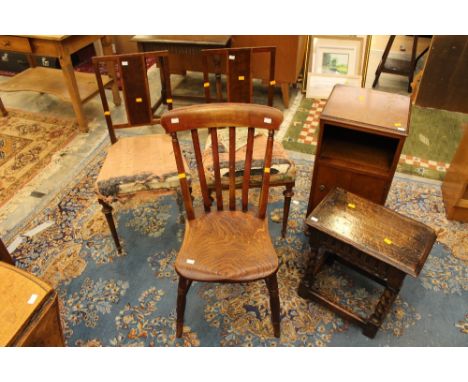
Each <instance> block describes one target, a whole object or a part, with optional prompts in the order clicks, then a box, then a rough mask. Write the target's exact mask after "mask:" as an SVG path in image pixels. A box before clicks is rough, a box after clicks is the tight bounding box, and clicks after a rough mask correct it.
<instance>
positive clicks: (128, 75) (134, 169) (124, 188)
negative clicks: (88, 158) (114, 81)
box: [93, 51, 183, 252]
mask: <svg viewBox="0 0 468 382" xmlns="http://www.w3.org/2000/svg"><path fill="white" fill-rule="evenodd" d="M148 59H152V60H155V61H156V62H157V63H158V66H159V70H160V73H161V78H164V79H163V80H162V81H161V87H162V88H163V89H164V91H163V92H161V93H162V94H164V95H165V96H166V99H165V100H163V102H164V103H165V104H167V107H168V109H169V110H171V109H172V98H171V97H172V96H171V84H170V75H169V58H168V52H167V51H159V52H146V53H134V54H122V55H110V56H97V57H93V64H94V70H95V73H96V79H97V83H98V86H99V94H100V96H101V101H102V106H103V109H104V115H105V119H106V123H107V129H108V131H109V136H110V140H111V143H112V146H111V147H110V148H109V151H108V153H107V156H106V159H105V160H104V164H103V166H102V168H101V170H100V173H99V175H98V177H97V181H96V184H95V190H96V193H97V195H98V202H99V203H100V204H101V206H102V211H103V213H104V215H105V217H106V220H107V223H108V225H109V228H110V231H111V233H112V237H113V239H114V243H115V246H116V247H117V250H118V252H121V251H122V247H121V244H120V241H119V237H118V235H117V229H116V226H115V223H114V219H113V216H112V210H113V208H112V206H111V203H112V202H114V201H116V200H126V199H128V198H131V197H137V198H138V197H148V196H150V197H153V196H155V197H156V196H159V195H161V193H167V192H168V191H175V192H176V196H177V199H178V204H179V208H180V209H181V210H183V206H182V199H181V196H180V194H179V192H177V189H178V184H179V182H178V177H177V167H176V165H175V163H174V161H171V160H167V158H170V157H171V156H172V144H171V139H170V137H168V136H167V135H166V134H151V135H138V136H133V137H125V138H120V139H119V140H117V136H116V133H115V129H118V128H129V127H134V126H145V125H155V124H159V123H160V120H161V119H160V118H159V117H157V116H155V115H154V113H155V111H156V109H157V107H158V106H159V104H160V103H159V102H158V103H156V104H155V105H153V106H152V105H151V97H150V88H149V81H148V73H147V60H148ZM109 62H110V63H114V64H115V65H116V66H117V69H118V72H119V73H120V81H121V87H122V93H123V97H124V101H125V102H124V105H125V112H126V118H127V122H126V123H119V124H115V123H114V122H113V120H112V116H111V112H110V109H109V105H108V102H107V98H106V92H105V89H104V86H103V81H102V78H101V71H100V67H101V65H105V64H108V63H109Z"/></svg>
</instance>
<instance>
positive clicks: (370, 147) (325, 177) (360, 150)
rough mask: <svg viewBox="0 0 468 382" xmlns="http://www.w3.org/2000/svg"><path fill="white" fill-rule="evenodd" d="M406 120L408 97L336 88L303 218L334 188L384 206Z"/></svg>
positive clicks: (322, 127) (325, 111)
mask: <svg viewBox="0 0 468 382" xmlns="http://www.w3.org/2000/svg"><path fill="white" fill-rule="evenodd" d="M409 118H410V98H409V97H407V96H402V95H398V94H391V93H385V92H380V91H375V90H372V89H362V88H356V87H350V86H344V85H336V86H335V87H334V88H333V91H332V93H331V94H330V97H329V99H328V101H327V104H326V105H325V107H324V109H323V112H322V114H321V117H320V130H319V136H318V144H317V152H316V156H315V163H314V170H313V176H312V186H311V189H310V195H309V205H308V207H307V215H309V214H310V213H311V212H312V210H313V209H314V208H315V207H316V206H317V205H318V204H319V203H320V201H321V200H322V199H323V198H324V197H325V196H326V195H327V194H328V192H330V191H331V190H332V189H333V188H334V187H341V188H343V189H345V190H347V191H350V192H352V193H355V194H357V195H359V196H362V197H364V198H366V199H368V200H371V201H373V202H374V203H378V204H382V205H383V204H384V203H385V200H386V198H387V194H388V191H389V189H390V185H391V183H392V179H393V175H394V173H395V170H396V167H397V164H398V160H399V158H400V153H401V150H402V148H403V144H404V143H405V139H406V137H407V135H408V127H409Z"/></svg>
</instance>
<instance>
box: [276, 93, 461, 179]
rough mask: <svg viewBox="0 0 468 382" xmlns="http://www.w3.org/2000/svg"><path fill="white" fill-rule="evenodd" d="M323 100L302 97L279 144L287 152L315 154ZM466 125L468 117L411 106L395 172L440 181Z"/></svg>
mask: <svg viewBox="0 0 468 382" xmlns="http://www.w3.org/2000/svg"><path fill="white" fill-rule="evenodd" d="M325 104H326V100H324V99H308V98H303V99H302V101H301V105H300V106H299V108H298V109H297V111H296V113H295V115H294V117H293V119H292V121H291V124H290V125H289V128H288V131H287V132H286V135H285V137H284V140H283V145H284V147H285V148H287V149H289V150H294V151H299V152H304V153H308V154H315V150H316V147H317V135H318V128H319V121H320V113H321V112H322V110H323V108H324V106H325ZM464 123H468V114H463V113H454V112H449V111H445V110H436V109H429V108H421V107H418V106H413V108H412V111H411V121H410V129H409V131H410V134H409V136H408V138H407V139H406V141H405V145H404V147H403V152H402V155H401V157H400V162H399V164H398V168H397V171H400V172H403V173H406V174H412V175H419V176H423V177H426V178H430V179H437V180H443V178H444V176H445V173H446V172H447V169H448V167H449V165H450V162H451V161H452V158H453V155H454V154H455V151H456V149H457V147H458V144H459V142H460V139H461V137H462V134H463V131H462V129H461V126H462V125H463V124H464Z"/></svg>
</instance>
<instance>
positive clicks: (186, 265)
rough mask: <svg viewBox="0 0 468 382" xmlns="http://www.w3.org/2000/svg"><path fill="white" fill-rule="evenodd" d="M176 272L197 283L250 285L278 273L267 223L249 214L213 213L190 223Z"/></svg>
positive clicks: (188, 222) (235, 212)
mask: <svg viewBox="0 0 468 382" xmlns="http://www.w3.org/2000/svg"><path fill="white" fill-rule="evenodd" d="M175 268H176V271H177V272H178V273H179V274H180V275H181V276H183V277H185V278H187V279H190V280H197V281H233V282H236V281H251V280H257V279H261V278H264V277H267V276H269V275H271V274H273V273H275V272H276V270H277V269H278V256H277V254H276V251H275V249H274V247H273V244H272V242H271V239H270V234H269V232H268V221H267V220H265V219H259V218H257V217H256V216H254V215H253V214H252V213H250V212H241V211H214V212H210V213H207V214H205V215H202V216H200V217H197V219H195V220H189V221H187V225H186V230H185V236H184V242H183V244H182V248H181V249H180V251H179V254H178V255H177V259H176V262H175Z"/></svg>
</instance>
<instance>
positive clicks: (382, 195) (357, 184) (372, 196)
mask: <svg viewBox="0 0 468 382" xmlns="http://www.w3.org/2000/svg"><path fill="white" fill-rule="evenodd" d="M387 184H388V180H387V179H386V178H379V177H376V176H372V175H364V174H356V173H353V174H352V176H351V182H350V183H349V185H348V191H350V192H352V193H353V194H356V195H359V196H362V197H364V198H366V199H369V200H370V201H372V202H374V203H377V204H382V205H383V204H385V200H386V199H387V190H388V187H387Z"/></svg>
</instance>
